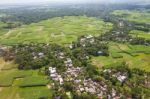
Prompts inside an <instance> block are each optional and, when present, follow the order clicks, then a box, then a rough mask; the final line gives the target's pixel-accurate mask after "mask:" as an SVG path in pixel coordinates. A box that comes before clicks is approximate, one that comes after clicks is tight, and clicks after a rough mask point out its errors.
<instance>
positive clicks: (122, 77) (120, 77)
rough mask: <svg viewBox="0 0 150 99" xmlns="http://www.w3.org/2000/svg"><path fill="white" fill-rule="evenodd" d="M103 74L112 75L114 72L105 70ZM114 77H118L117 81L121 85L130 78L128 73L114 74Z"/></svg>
mask: <svg viewBox="0 0 150 99" xmlns="http://www.w3.org/2000/svg"><path fill="white" fill-rule="evenodd" d="M103 72H108V73H111V72H112V71H111V70H110V69H105V70H104V71H103ZM112 76H113V77H116V78H117V80H118V81H119V82H121V83H123V82H125V81H126V79H127V78H128V75H127V73H126V72H117V73H112Z"/></svg>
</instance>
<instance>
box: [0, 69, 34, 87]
mask: <svg viewBox="0 0 150 99" xmlns="http://www.w3.org/2000/svg"><path fill="white" fill-rule="evenodd" d="M31 75H32V71H30V70H29V71H25V70H22V71H20V70H16V69H14V70H8V71H1V72H0V86H1V87H3V86H11V85H12V84H13V81H14V79H16V78H24V77H27V76H31Z"/></svg>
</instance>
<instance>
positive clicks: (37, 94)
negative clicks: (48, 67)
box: [0, 58, 52, 99]
mask: <svg viewBox="0 0 150 99" xmlns="http://www.w3.org/2000/svg"><path fill="white" fill-rule="evenodd" d="M0 63H1V65H0V66H1V68H0V99H39V98H44V99H45V98H46V99H51V97H52V91H51V89H49V88H48V87H47V84H48V83H49V80H48V79H47V77H46V76H43V75H40V74H39V70H18V69H17V68H16V67H14V65H15V64H14V62H5V61H4V60H3V59H2V58H1V59H0ZM11 65H12V66H11ZM15 66H16V65H15ZM8 67H9V68H8ZM12 67H13V68H12ZM3 68H5V69H3Z"/></svg>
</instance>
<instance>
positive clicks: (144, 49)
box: [92, 43, 150, 72]
mask: <svg viewBox="0 0 150 99" xmlns="http://www.w3.org/2000/svg"><path fill="white" fill-rule="evenodd" d="M109 51H110V53H112V54H111V55H110V56H108V57H106V56H99V57H92V64H94V65H96V66H98V67H107V66H109V65H113V64H116V63H117V64H118V62H123V61H125V62H126V63H127V64H128V65H129V67H130V68H138V69H141V70H145V71H148V72H150V68H149V65H150V61H149V58H150V54H149V52H150V47H149V46H144V45H129V44H119V43H110V46H109ZM114 56H115V57H114ZM116 57H117V58H116Z"/></svg>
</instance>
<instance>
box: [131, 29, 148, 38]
mask: <svg viewBox="0 0 150 99" xmlns="http://www.w3.org/2000/svg"><path fill="white" fill-rule="evenodd" d="M129 35H131V36H132V37H140V38H145V39H150V32H144V31H139V30H132V31H131V32H130V33H129Z"/></svg>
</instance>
